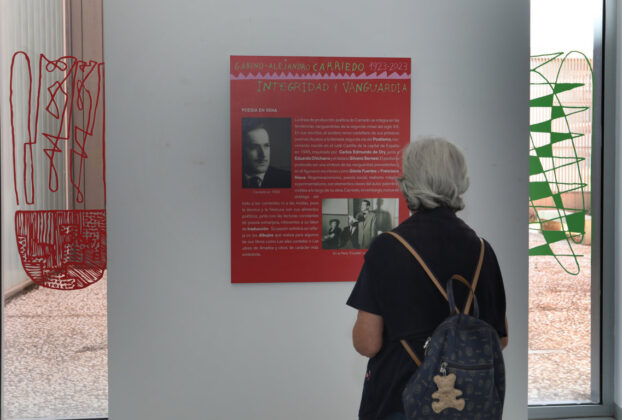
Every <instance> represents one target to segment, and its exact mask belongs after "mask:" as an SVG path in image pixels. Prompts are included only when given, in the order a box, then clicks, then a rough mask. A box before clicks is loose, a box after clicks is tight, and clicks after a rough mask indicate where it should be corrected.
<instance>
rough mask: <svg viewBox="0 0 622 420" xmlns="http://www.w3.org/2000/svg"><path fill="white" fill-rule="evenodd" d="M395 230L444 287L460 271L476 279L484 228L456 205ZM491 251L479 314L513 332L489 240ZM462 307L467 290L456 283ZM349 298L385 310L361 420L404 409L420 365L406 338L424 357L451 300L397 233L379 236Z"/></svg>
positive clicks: (366, 308) (360, 305)
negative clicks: (459, 214)
mask: <svg viewBox="0 0 622 420" xmlns="http://www.w3.org/2000/svg"><path fill="white" fill-rule="evenodd" d="M394 231H395V232H396V233H398V234H400V235H401V236H402V237H403V238H404V239H406V240H407V241H408V242H409V243H410V244H411V246H412V247H413V248H415V250H416V251H417V252H418V253H419V255H420V256H421V257H422V258H423V260H424V261H425V262H426V264H427V265H428V267H430V269H431V270H432V272H433V273H434V274H435V276H436V277H437V279H438V280H439V281H440V282H441V284H442V285H443V286H445V284H446V281H447V279H449V278H450V277H451V276H452V275H453V274H460V275H462V276H463V277H465V278H466V279H468V280H469V281H472V279H473V275H474V273H475V269H476V267H477V261H478V258H479V253H480V250H481V243H480V241H479V237H478V236H477V234H476V233H475V232H474V231H473V230H472V229H471V228H470V227H469V226H468V225H467V224H466V223H464V222H463V221H462V220H461V219H460V218H458V217H457V216H456V214H455V213H454V212H453V211H452V210H451V209H449V208H445V207H440V208H436V209H432V210H424V211H419V212H417V213H415V214H413V215H412V216H411V217H410V218H408V219H407V220H405V221H404V222H403V223H402V224H400V225H399V226H398V227H397V228H395V229H394ZM484 244H485V254H484V261H483V265H482V270H481V273H480V276H479V280H478V283H477V287H476V289H475V295H476V297H477V301H478V304H479V311H480V318H481V319H483V320H485V321H487V322H488V323H489V324H491V325H492V326H493V327H494V328H495V330H496V331H497V333H498V334H499V337H506V336H507V331H506V325H505V309H506V302H505V291H504V288H503V279H502V277H501V271H500V269H499V264H498V262H497V257H496V256H495V253H494V251H493V250H492V248H491V246H490V244H489V243H488V242H486V241H484ZM454 291H455V296H456V303H457V304H458V306H459V307H460V308H461V307H462V306H463V303H464V302H466V298H467V296H468V289H467V288H466V287H465V286H463V285H461V284H460V283H458V282H454ZM347 304H348V305H350V306H352V307H354V308H356V309H359V310H363V311H366V312H371V313H373V314H377V315H380V316H382V318H383V321H384V328H383V343H382V348H381V349H380V351H379V352H378V354H377V355H376V356H374V357H372V358H371V359H369V363H368V365H367V372H366V374H365V382H364V386H363V396H362V400H361V407H360V410H359V418H361V419H382V418H384V417H386V416H388V415H389V414H391V413H394V412H403V411H404V408H403V406H402V390H403V389H404V387H405V385H406V382H407V381H408V379H409V378H410V376H411V375H412V374H413V373H414V371H415V370H416V365H415V363H414V362H413V361H412V359H411V358H410V357H409V356H408V353H406V351H405V350H404V348H403V347H402V346H401V344H400V342H399V340H400V339H406V340H407V341H408V343H409V344H410V345H411V347H412V348H413V350H414V351H415V353H417V355H418V356H419V358H420V359H421V360H423V344H424V343H425V340H426V339H427V338H428V337H429V336H431V335H432V332H433V331H434V329H435V328H436V326H437V325H438V324H440V323H441V322H442V321H443V320H444V319H445V318H447V316H449V304H448V303H447V301H446V300H445V298H444V297H443V295H441V293H440V291H439V290H438V289H437V288H436V286H435V285H434V283H433V282H432V280H430V278H429V277H428V276H427V275H426V273H425V271H424V270H423V268H421V266H420V265H419V263H418V262H417V260H415V258H414V257H413V256H412V254H411V253H410V252H409V251H408V250H407V249H406V248H405V247H404V246H403V245H402V244H401V243H400V242H398V240H397V239H396V238H394V237H393V236H391V235H388V234H384V235H380V236H378V237H377V238H376V240H374V242H373V243H372V244H371V246H370V248H369V250H368V251H367V253H366V254H365V262H364V264H363V267H362V269H361V273H360V275H359V278H358V280H357V282H356V284H355V286H354V289H353V290H352V294H351V295H350V298H349V299H348V302H347Z"/></svg>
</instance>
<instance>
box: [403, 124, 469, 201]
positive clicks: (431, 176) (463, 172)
mask: <svg viewBox="0 0 622 420" xmlns="http://www.w3.org/2000/svg"><path fill="white" fill-rule="evenodd" d="M398 182H399V185H400V189H401V190H402V193H403V194H404V197H405V198H406V202H407V203H408V208H409V209H410V210H412V211H417V210H421V209H434V208H436V207H441V206H443V207H449V208H451V209H453V210H455V211H458V210H462V209H463V208H464V201H463V200H462V194H464V193H465V192H466V190H467V189H468V188H469V177H468V176H467V167H466V160H465V158H464V154H463V153H462V151H461V150H460V149H459V148H458V147H457V146H456V145H454V144H453V143H450V142H448V141H447V140H445V139H442V138H440V137H431V136H429V137H421V138H418V139H417V140H415V141H414V142H413V143H411V144H409V145H408V146H407V147H406V148H405V149H404V151H403V167H402V176H401V177H400V178H398Z"/></svg>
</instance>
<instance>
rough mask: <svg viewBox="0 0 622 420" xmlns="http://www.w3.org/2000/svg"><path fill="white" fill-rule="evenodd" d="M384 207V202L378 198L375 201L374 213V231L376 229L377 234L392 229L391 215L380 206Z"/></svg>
mask: <svg viewBox="0 0 622 420" xmlns="http://www.w3.org/2000/svg"><path fill="white" fill-rule="evenodd" d="M383 205H384V200H383V199H382V198H379V199H378V200H376V209H375V210H374V213H375V214H376V229H378V234H381V233H382V232H388V231H390V230H391V229H393V223H392V222H391V213H389V212H388V211H386V210H384V209H383V208H382V206H383Z"/></svg>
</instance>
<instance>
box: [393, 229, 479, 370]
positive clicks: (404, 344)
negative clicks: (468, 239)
mask: <svg viewBox="0 0 622 420" xmlns="http://www.w3.org/2000/svg"><path fill="white" fill-rule="evenodd" d="M386 233H388V234H390V235H392V236H393V237H395V238H396V239H397V240H398V241H400V242H401V243H402V245H404V247H405V248H406V249H407V250H408V251H410V253H411V254H412V255H413V257H415V259H416V260H417V261H418V262H419V264H420V265H421V268H423V270H424V271H425V272H426V274H427V275H428V277H429V278H430V280H432V282H433V283H434V285H435V286H436V288H437V289H438V291H439V292H441V294H442V295H443V297H444V298H445V299H446V300H449V297H448V296H447V292H446V291H445V289H444V288H443V286H441V284H440V283H439V281H438V279H437V278H436V276H435V275H434V273H432V270H430V267H428V265H427V264H426V263H425V261H423V258H421V256H420V255H419V253H418V252H417V251H415V249H414V248H413V247H412V246H411V245H410V244H409V243H408V242H407V241H406V239H404V238H402V236H401V235H399V234H397V233H395V232H393V231H389V232H386ZM479 240H480V243H481V244H482V246H481V251H480V255H479V261H478V262H477V268H476V269H475V274H474V276H473V281H472V282H471V283H469V282H468V280H467V279H465V278H464V277H462V276H461V275H459V274H454V275H453V276H452V279H454V280H458V281H460V282H461V283H464V284H465V285H466V286H467V287H468V288H469V291H470V293H469V298H468V300H467V303H466V305H465V306H464V313H465V314H466V313H467V312H468V311H469V309H470V307H471V302H472V301H473V295H474V294H475V287H476V286H477V280H478V279H479V273H480V272H481V270H482V263H483V261H484V250H485V248H484V241H483V240H482V238H479ZM471 285H472V286H471ZM456 312H459V311H458V308H456ZM400 343H401V344H402V347H404V350H406V353H408V355H409V356H410V358H411V359H412V360H413V362H415V364H416V365H417V367H419V366H421V360H420V359H419V358H418V357H417V355H416V354H415V352H414V351H413V349H412V348H411V347H410V345H409V344H408V342H407V341H406V340H404V339H401V340H400Z"/></svg>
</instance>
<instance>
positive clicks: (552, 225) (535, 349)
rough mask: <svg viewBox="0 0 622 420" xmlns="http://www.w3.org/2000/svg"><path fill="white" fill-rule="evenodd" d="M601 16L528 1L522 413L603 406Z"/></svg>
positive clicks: (576, 6)
mask: <svg viewBox="0 0 622 420" xmlns="http://www.w3.org/2000/svg"><path fill="white" fill-rule="evenodd" d="M602 22H603V7H602V4H600V3H599V2H593V1H590V0H571V1H568V0H564V1H561V0H532V1H531V54H532V58H531V66H530V68H531V78H530V80H531V92H530V99H531V101H530V124H531V130H530V131H531V135H530V139H529V142H530V179H529V180H530V188H529V190H530V203H529V204H530V213H529V248H530V250H529V353H528V357H529V373H528V378H529V379H528V387H529V388H528V398H529V405H530V418H547V417H556V418H559V417H566V416H569V417H579V416H580V415H603V414H605V411H603V410H606V408H604V406H603V402H604V400H603V389H602V383H603V377H602V375H601V363H602V360H601V356H600V355H601V349H602V347H601V344H602V343H601V334H600V325H601V313H602V302H601V298H600V296H601V271H602V265H601V250H600V239H601V226H602V217H601V215H602V198H603V193H602V180H601V174H600V170H601V168H602V155H601V153H602V127H601V124H600V121H601V119H600V115H601V112H602V111H601V109H600V101H601V97H602V76H601V75H602V59H601V56H600V53H601V51H602V28H603V25H602ZM569 365H570V366H572V368H571V369H568V368H566V367H567V366H569ZM577 410H579V411H577ZM566 413H567V414H566Z"/></svg>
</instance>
